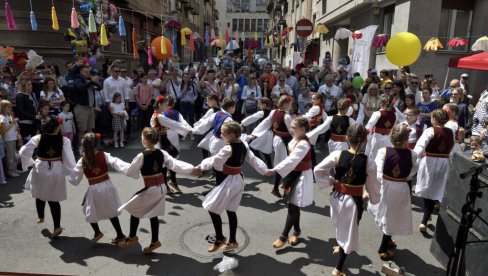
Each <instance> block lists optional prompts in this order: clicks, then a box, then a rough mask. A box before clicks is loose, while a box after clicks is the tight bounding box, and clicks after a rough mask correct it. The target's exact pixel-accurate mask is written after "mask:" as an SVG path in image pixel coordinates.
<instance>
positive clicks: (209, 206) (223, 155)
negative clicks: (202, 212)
mask: <svg viewBox="0 0 488 276" xmlns="http://www.w3.org/2000/svg"><path fill="white" fill-rule="evenodd" d="M221 135H222V139H223V140H224V141H225V142H226V143H227V144H226V145H225V146H224V147H223V148H222V149H221V150H220V151H219V152H218V153H217V154H216V155H214V156H212V157H209V158H207V159H204V160H203V161H202V163H201V164H200V165H199V166H198V167H197V168H199V167H200V168H201V169H202V170H209V169H210V168H214V169H215V171H216V180H217V185H218V186H217V187H216V188H214V189H213V190H212V191H210V192H209V193H208V194H207V195H206V196H205V199H204V200H203V204H202V205H203V208H205V209H206V210H208V212H209V214H210V218H211V219H212V223H213V226H214V228H215V233H216V240H215V242H214V243H213V244H212V245H211V246H210V247H209V248H208V252H215V251H217V250H218V249H219V248H220V247H221V246H223V248H222V250H223V251H224V252H225V251H230V250H233V249H235V248H237V247H238V246H239V244H238V243H237V240H236V231H237V215H236V210H237V208H238V207H239V203H240V201H241V198H242V193H243V191H244V177H243V174H242V167H243V165H244V161H247V162H248V163H249V164H250V165H251V166H252V167H253V168H254V169H255V170H256V171H258V172H259V173H260V174H263V175H264V174H265V173H266V172H267V170H268V167H267V166H266V164H264V162H263V161H261V160H260V159H259V158H257V157H255V156H254V154H253V153H252V151H251V150H250V148H249V146H248V145H247V144H246V143H244V142H242V141H241V140H240V136H241V127H240V125H239V124H238V123H236V122H232V121H230V122H225V123H224V124H223V126H222V129H221ZM224 210H225V211H227V216H228V217H229V228H230V229H229V230H230V237H229V240H228V242H227V240H226V238H225V237H224V235H223V233H222V219H221V218H220V214H221V213H222V212H223V211H224Z"/></svg>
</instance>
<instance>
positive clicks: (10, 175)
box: [7, 173, 20, 177]
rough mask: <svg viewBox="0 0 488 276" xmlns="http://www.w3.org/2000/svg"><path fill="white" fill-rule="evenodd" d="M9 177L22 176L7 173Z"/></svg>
mask: <svg viewBox="0 0 488 276" xmlns="http://www.w3.org/2000/svg"><path fill="white" fill-rule="evenodd" d="M7 176H8V177H19V176H20V175H18V174H16V173H7Z"/></svg>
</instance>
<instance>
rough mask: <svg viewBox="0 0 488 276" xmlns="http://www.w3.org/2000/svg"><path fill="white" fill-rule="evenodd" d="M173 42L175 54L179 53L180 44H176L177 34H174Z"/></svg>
mask: <svg viewBox="0 0 488 276" xmlns="http://www.w3.org/2000/svg"><path fill="white" fill-rule="evenodd" d="M171 42H172V43H173V55H178V46H177V45H176V36H173V38H172V41H171Z"/></svg>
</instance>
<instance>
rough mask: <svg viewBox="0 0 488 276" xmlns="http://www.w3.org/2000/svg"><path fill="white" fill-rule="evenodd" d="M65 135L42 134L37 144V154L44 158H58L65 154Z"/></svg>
mask: <svg viewBox="0 0 488 276" xmlns="http://www.w3.org/2000/svg"><path fill="white" fill-rule="evenodd" d="M63 142H64V141H63V136H61V135H59V134H56V135H49V134H41V140H40V141H39V145H38V146H37V156H38V157H40V158H42V159H58V158H61V157H62V156H63V144H64V143H63Z"/></svg>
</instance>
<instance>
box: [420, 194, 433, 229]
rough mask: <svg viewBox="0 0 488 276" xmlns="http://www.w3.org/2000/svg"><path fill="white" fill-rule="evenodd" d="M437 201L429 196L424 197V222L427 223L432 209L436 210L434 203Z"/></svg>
mask: <svg viewBox="0 0 488 276" xmlns="http://www.w3.org/2000/svg"><path fill="white" fill-rule="evenodd" d="M435 203H436V201H435V200H432V199H428V198H424V217H423V218H422V224H423V225H427V222H428V221H429V218H430V215H432V211H434V205H435Z"/></svg>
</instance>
